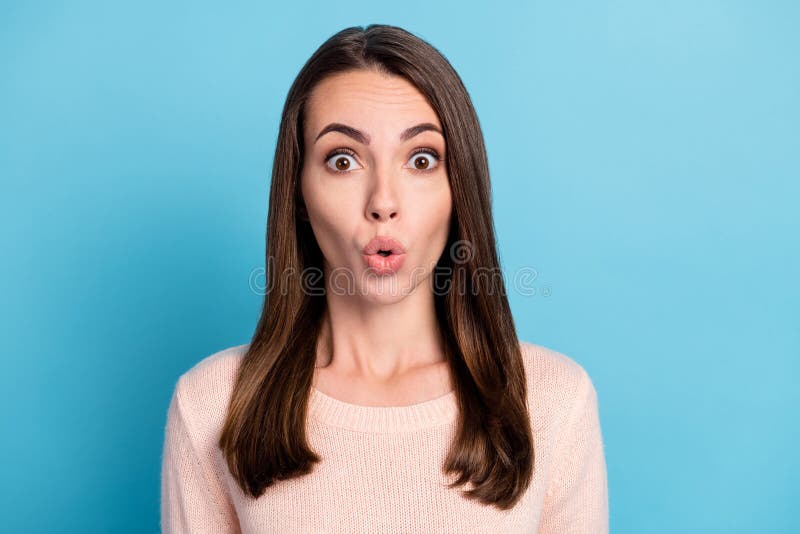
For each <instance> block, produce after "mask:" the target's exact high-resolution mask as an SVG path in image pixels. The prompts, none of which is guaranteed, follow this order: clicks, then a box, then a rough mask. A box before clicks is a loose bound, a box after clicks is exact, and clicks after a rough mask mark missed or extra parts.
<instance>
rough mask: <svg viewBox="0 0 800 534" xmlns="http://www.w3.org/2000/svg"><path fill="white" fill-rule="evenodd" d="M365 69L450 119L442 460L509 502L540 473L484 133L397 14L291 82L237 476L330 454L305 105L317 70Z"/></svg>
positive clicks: (441, 299) (256, 475) (242, 407)
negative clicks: (311, 421)
mask: <svg viewBox="0 0 800 534" xmlns="http://www.w3.org/2000/svg"><path fill="white" fill-rule="evenodd" d="M358 69H373V70H375V71H377V72H381V73H386V74H390V75H396V76H401V77H403V78H404V79H406V80H408V81H409V82H410V83H411V84H413V85H414V86H415V87H416V88H417V89H418V90H419V91H420V92H421V93H422V94H423V95H424V96H425V97H426V98H427V100H428V102H429V104H430V105H431V106H432V108H433V109H434V110H435V111H436V113H437V114H438V117H439V120H440V122H441V124H442V128H443V133H444V138H445V143H446V147H447V150H446V168H447V169H448V179H449V181H450V188H451V191H452V197H453V213H452V216H451V226H450V228H449V234H448V240H447V245H446V247H445V252H444V253H443V254H442V256H441V258H440V259H439V261H438V263H437V264H436V266H435V273H436V274H435V275H433V276H434V278H435V279H436V280H437V282H436V285H437V290H436V296H435V307H436V318H437V322H438V324H439V327H440V330H441V332H442V333H443V337H444V342H445V343H444V346H445V354H446V357H447V361H448V362H449V365H450V368H451V371H452V375H451V376H453V378H454V382H455V385H454V389H455V392H456V397H457V403H458V410H459V415H458V423H457V424H458V427H457V431H456V433H455V435H454V439H453V442H452V443H451V445H450V449H449V452H448V454H447V456H446V459H445V462H444V465H443V466H442V469H443V473H445V474H448V475H455V476H456V478H455V481H453V482H451V483H450V485H449V486H448V487H450V488H454V487H456V486H465V485H467V484H471V485H472V488H470V489H468V490H464V491H462V492H461V493H462V496H464V497H465V498H469V499H473V500H478V501H480V502H482V503H483V504H486V505H494V506H496V507H498V508H500V509H503V510H506V509H509V508H511V507H513V506H514V504H515V503H516V502H517V501H518V500H519V498H520V497H521V496H522V494H523V493H524V491H525V489H526V488H527V487H528V486H529V484H530V481H531V479H532V477H533V464H534V451H533V436H532V433H531V427H530V414H529V413H528V408H527V393H526V392H527V386H526V377H525V369H524V364H523V360H522V354H521V348H520V346H519V342H518V338H517V334H516V330H515V327H514V321H513V318H512V316H511V310H510V307H509V305H508V300H507V298H506V292H505V287H504V283H503V279H502V275H501V272H500V266H499V261H498V256H497V251H496V242H495V236H494V222H493V220H492V212H491V187H490V182H489V168H488V163H487V157H486V148H485V146H484V141H483V134H482V132H481V128H480V124H479V122H478V117H477V115H476V113H475V110H474V108H473V106H472V101H471V99H470V97H469V94H468V93H467V90H466V88H465V87H464V85H463V83H462V81H461V78H460V77H459V76H458V74H457V73H456V71H455V70H454V69H453V67H452V66H451V65H450V63H449V62H448V61H447V59H446V58H445V57H444V56H443V55H442V54H441V53H440V52H439V51H438V50H437V49H436V48H434V47H433V46H432V45H430V44H429V43H427V42H426V41H424V40H422V39H421V38H419V37H417V36H415V35H413V34H411V33H409V32H408V31H406V30H404V29H401V28H398V27H396V26H389V25H383V24H372V25H369V26H367V27H366V28H364V27H359V26H354V27H350V28H346V29H344V30H341V31H339V32H338V33H336V34H334V35H333V36H331V37H330V38H329V39H328V40H327V41H325V42H324V43H323V44H322V45H321V46H320V47H319V48H318V49H317V50H316V51H315V52H314V54H313V55H312V56H311V57H310V58H309V60H308V61H307V62H306V64H305V65H304V66H303V68H302V69H301V71H300V73H299V74H298V75H297V77H296V79H295V81H294V82H293V84H292V86H291V88H290V89H289V92H288V95H287V98H286V102H285V105H284V108H283V114H282V117H281V123H280V130H279V133H278V140H277V146H276V148H275V158H274V163H273V169H272V183H271V186H270V194H269V213H268V217H267V233H266V241H267V248H266V252H267V254H266V260H267V276H266V281H267V291H266V293H265V297H264V303H263V308H262V311H261V316H260V318H259V321H258V325H257V327H256V330H255V333H254V334H253V337H252V340H251V342H250V344H249V347H248V349H247V352H246V354H245V355H244V358H243V360H242V362H241V366H240V368H239V371H238V376H237V379H236V383H235V386H234V390H233V393H232V395H231V399H230V401H229V405H228V411H227V414H226V419H225V424H224V426H223V430H222V434H221V437H220V440H219V446H220V448H221V449H222V451H223V453H224V456H225V459H226V462H227V464H228V467H229V470H230V472H231V474H232V476H233V477H234V479H235V480H236V481H237V483H238V484H239V486H240V487H241V488H242V490H243V492H244V493H246V494H248V495H250V496H252V497H259V496H261V495H262V494H263V493H264V491H265V490H266V488H267V487H269V486H270V485H272V484H273V483H275V482H276V481H280V480H283V479H288V478H293V477H300V476H302V475H305V474H308V473H310V472H311V471H312V470H313V466H314V464H315V463H317V462H319V461H321V458H320V457H319V456H318V455H317V454H316V453H315V452H314V451H313V450H312V449H311V448H310V446H309V444H308V441H307V435H306V424H305V423H306V411H307V405H308V399H309V397H310V394H311V391H310V388H311V385H312V378H313V373H314V365H315V362H316V344H317V340H318V336H319V334H320V330H321V321H322V317H323V314H324V312H325V310H326V300H325V295H324V280H321V277H320V276H319V275H320V273H321V271H322V253H321V251H320V249H319V246H318V244H317V242H316V240H315V238H314V235H313V233H312V230H311V227H310V224H309V223H308V221H307V220H304V218H303V217H302V216H301V215H302V210H303V209H304V204H303V199H302V195H301V193H300V186H299V185H300V172H301V168H302V162H303V151H304V147H303V124H304V113H305V105H306V103H307V100H308V97H309V94H310V92H311V91H312V89H313V88H314V86H315V85H316V84H317V83H319V82H320V81H321V80H322V79H324V78H325V77H326V76H330V75H333V74H337V73H342V72H347V71H353V70H358ZM440 283H441V286H442V287H443V289H444V290H442V287H439V285H440Z"/></svg>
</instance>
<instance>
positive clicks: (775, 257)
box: [0, 0, 800, 534]
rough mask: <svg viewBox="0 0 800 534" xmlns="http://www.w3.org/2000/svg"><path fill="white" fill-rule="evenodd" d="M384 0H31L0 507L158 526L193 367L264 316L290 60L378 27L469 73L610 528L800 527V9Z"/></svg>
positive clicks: (8, 9)
mask: <svg viewBox="0 0 800 534" xmlns="http://www.w3.org/2000/svg"><path fill="white" fill-rule="evenodd" d="M375 4H376V3H375V2H347V1H345V2H337V3H333V4H330V3H327V2H326V3H322V2H319V3H317V4H307V3H302V2H286V3H284V4H282V5H281V4H275V3H266V2H263V3H247V4H236V5H231V4H224V3H222V2H219V3H216V4H214V3H197V2H182V3H161V2H151V1H147V2H142V1H140V2H129V3H126V4H123V3H111V2H80V1H77V2H69V3H56V2H53V3H36V2H10V3H8V2H6V3H4V5H3V10H2V11H3V15H2V17H0V123H2V126H1V127H0V177H2V194H1V195H0V217H2V219H0V223H1V224H0V236H2V242H1V243H0V244H1V245H2V251H3V262H2V267H1V268H2V272H1V273H0V274H1V275H2V276H0V290H2V316H1V317H0V329H2V330H0V332H1V333H2V336H1V339H0V343H1V344H2V358H3V367H4V372H3V373H2V378H0V391H2V395H3V402H2V413H3V425H2V426H3V439H2V441H1V442H0V456H2V458H3V459H4V467H3V476H2V495H0V500H2V502H3V504H4V509H5V510H6V512H5V513H4V514H3V516H4V517H3V521H2V522H3V530H5V531H7V532H23V531H24V532H155V531H157V529H158V513H159V508H158V505H159V489H160V487H159V469H160V459H161V447H162V439H163V431H164V423H165V418H166V409H167V405H168V401H169V396H170V394H171V392H172V388H173V386H174V383H175V381H176V380H177V377H178V376H179V375H180V374H181V373H182V372H184V371H185V370H187V369H188V368H189V367H191V366H192V365H193V364H194V363H195V362H197V361H199V360H200V359H201V358H203V357H205V356H207V355H209V354H211V353H213V352H216V351H218V350H221V349H223V348H226V347H229V346H232V345H237V344H240V343H246V342H248V341H249V338H250V335H251V333H252V331H253V328H254V327H255V322H256V320H257V317H258V312H259V309H260V303H261V295H259V294H258V292H257V291H253V290H252V289H251V287H250V283H249V279H250V275H251V273H252V272H253V271H254V270H258V269H259V268H260V267H263V262H264V259H263V256H264V229H265V223H266V214H267V192H268V187H269V173H270V169H271V165H272V156H273V154H272V151H273V150H274V146H275V140H276V134H277V129H278V121H279V117H280V112H281V107H282V105H283V100H284V98H285V96H286V92H287V90H288V88H289V85H290V84H291V81H292V80H293V78H294V76H295V75H296V74H297V72H298V70H299V69H300V67H301V66H302V64H303V63H304V62H305V60H306V59H307V58H308V57H309V56H310V54H311V53H312V52H313V51H314V50H315V49H316V48H317V46H319V45H320V44H321V43H322V42H323V41H324V40H325V39H326V38H327V37H328V36H330V35H332V34H333V33H334V32H336V31H338V30H339V29H341V28H344V27H346V26H351V25H366V24H369V23H373V22H380V23H389V24H395V25H399V26H402V27H404V28H406V29H408V30H410V31H412V32H414V33H416V34H417V35H419V36H420V37H422V38H424V39H427V40H429V41H430V42H431V43H432V44H433V45H434V46H436V47H437V48H439V49H440V50H441V51H442V52H443V53H444V54H445V55H446V56H447V57H448V59H449V60H450V61H451V62H452V64H453V66H454V67H455V68H456V70H458V72H459V73H460V74H461V76H462V78H463V80H464V82H465V84H466V86H467V88H468V89H469V91H470V93H471V95H472V97H473V100H474V104H475V107H476V109H477V111H478V114H479V118H480V120H481V124H482V127H483V129H484V135H485V139H486V143H487V147H488V152H489V160H490V167H491V171H492V180H493V205H494V209H495V218H496V229H497V234H498V239H499V242H500V253H501V260H502V263H503V268H504V270H505V272H506V276H507V279H508V280H511V278H512V277H513V276H514V273H515V272H524V269H528V270H530V269H534V270H535V272H536V278H535V281H534V283H533V285H534V286H535V288H536V292H535V294H534V295H524V294H522V293H521V292H519V291H513V290H512V291H511V292H510V295H509V298H510V301H511V305H512V308H513V311H514V315H515V319H516V322H517V325H518V329H519V334H520V337H522V338H523V339H526V340H529V341H532V342H534V343H539V344H542V345H545V346H548V347H551V348H553V349H555V350H558V351H560V352H562V353H564V354H567V355H569V356H570V357H572V358H574V359H575V360H576V361H578V362H579V363H581V364H582V365H583V366H584V367H585V368H586V369H587V371H588V372H589V374H590V376H591V377H592V379H593V381H594V383H595V387H596V388H597V391H598V396H599V403H600V410H601V422H602V426H603V432H604V442H605V447H606V454H607V462H608V475H609V492H610V497H609V498H610V507H611V528H612V532H615V533H637V534H642V533H675V532H703V533H709V532H720V533H722V532H724V533H734V532H798V531H800V516H798V515H797V514H796V509H793V508H794V507H793V505H796V503H797V502H798V500H800V490H798V480H800V461H799V460H798V455H797V443H798V438H800V432H799V430H800V423H799V420H800V418H799V417H798V408H797V406H798V401H800V393H798V391H799V390H798V386H797V381H798V361H799V360H800V322H799V321H798V317H799V315H800V314H798V305H800V290H799V289H798V286H800V283H798V279H797V276H798V273H800V247H798V234H799V233H800V232H799V231H800V218H799V217H798V210H797V203H798V198H800V186H798V178H800V172H799V171H800V162H799V161H798V159H799V156H798V153H799V152H800V134H799V129H800V128H799V127H798V124H800V61H798V59H797V57H798V53H800V33H798V31H797V28H798V25H799V24H800V16H799V15H800V8H799V7H798V4H797V3H796V2H789V1H786V2H741V1H740V2H736V1H729V2H723V1H705V0H692V1H687V0H684V1H677V2H652V1H643V0H628V1H616V2H598V1H592V2H572V1H563V2H524V3H523V2H520V3H510V2H491V4H490V5H487V6H481V5H478V4H477V3H476V4H475V5H467V4H464V3H463V2H441V3H435V4H429V3H427V2H414V1H408V2H403V3H401V4H394V5H393V6H392V7H388V6H387V7H376V5H375ZM510 286H511V288H512V289H513V288H514V285H513V280H511V283H510Z"/></svg>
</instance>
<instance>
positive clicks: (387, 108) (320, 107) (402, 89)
mask: <svg viewBox="0 0 800 534" xmlns="http://www.w3.org/2000/svg"><path fill="white" fill-rule="evenodd" d="M330 122H342V123H345V124H348V125H351V126H354V127H356V128H359V129H361V128H363V129H366V130H367V131H368V132H370V133H374V134H376V135H378V136H380V135H381V131H384V132H386V133H389V134H391V135H394V136H396V135H397V133H396V132H397V131H398V130H403V129H405V128H406V127H408V126H411V125H414V124H417V123H420V122H430V123H433V124H435V125H436V126H439V127H440V128H441V124H440V123H439V118H438V116H437V115H436V111H434V109H433V108H432V107H431V106H430V104H429V103H428V101H427V99H426V98H425V96H424V95H423V94H422V93H421V92H420V91H419V90H418V89H417V88H416V87H415V86H414V85H413V84H412V83H410V82H409V81H407V80H406V79H405V78H402V77H400V76H396V75H390V74H384V73H379V72H374V71H369V70H357V71H349V72H345V73H339V74H335V75H333V76H329V77H327V78H325V79H323V80H322V81H320V82H319V83H318V84H317V85H316V86H315V87H314V89H313V90H312V92H311V94H310V95H309V100H308V102H307V107H306V125H307V127H308V129H309V131H307V132H306V134H307V135H312V134H314V132H317V131H319V130H320V129H322V128H323V127H324V126H325V125H327V124H328V123H330Z"/></svg>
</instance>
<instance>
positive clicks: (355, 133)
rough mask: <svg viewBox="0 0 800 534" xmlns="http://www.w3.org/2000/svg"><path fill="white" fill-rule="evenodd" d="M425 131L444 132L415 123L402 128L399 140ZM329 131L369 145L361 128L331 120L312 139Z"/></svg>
mask: <svg viewBox="0 0 800 534" xmlns="http://www.w3.org/2000/svg"><path fill="white" fill-rule="evenodd" d="M427 131H433V132H438V133H439V135H441V136H442V137H444V134H443V133H442V131H441V130H440V129H439V128H438V127H437V126H436V125H434V124H431V123H430V122H423V123H420V124H417V125H415V126H412V127H410V128H406V129H405V130H403V133H401V134H400V140H401V141H408V140H409V139H411V138H412V137H414V136H415V135H418V134H421V133H422V132H427ZM329 132H339V133H343V134H344V135H346V136H348V137H351V138H353V139H355V140H356V141H358V142H359V143H361V144H362V145H369V142H370V137H369V136H368V135H367V134H365V133H364V132H362V131H361V130H358V129H356V128H353V127H352V126H347V125H346V124H342V123H340V122H332V123H330V124H328V125H327V126H326V127H325V128H323V129H322V131H321V132H319V134H317V138H316V139H314V142H315V143H316V142H317V141H318V140H319V138H320V137H322V136H323V135H325V134H326V133H329Z"/></svg>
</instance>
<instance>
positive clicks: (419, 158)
mask: <svg viewBox="0 0 800 534" xmlns="http://www.w3.org/2000/svg"><path fill="white" fill-rule="evenodd" d="M408 161H409V163H410V165H411V168H412V169H413V170H415V171H429V170H431V169H435V168H436V166H438V164H439V156H438V154H436V152H433V151H431V150H420V151H419V152H415V153H414V154H413V155H412V156H411V159H409V160H408Z"/></svg>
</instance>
